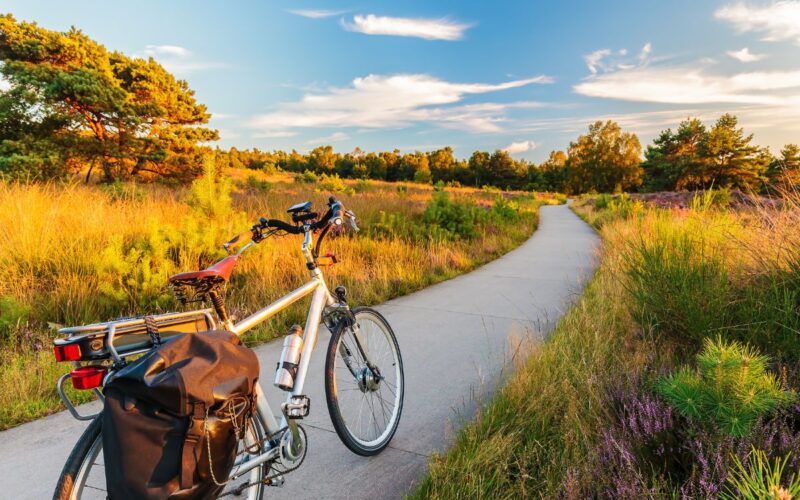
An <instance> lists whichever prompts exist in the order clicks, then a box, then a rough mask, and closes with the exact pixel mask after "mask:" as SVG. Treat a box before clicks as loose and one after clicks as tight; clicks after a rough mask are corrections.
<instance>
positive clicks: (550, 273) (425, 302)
mask: <svg viewBox="0 0 800 500" xmlns="http://www.w3.org/2000/svg"><path fill="white" fill-rule="evenodd" d="M540 214H541V215H540V224H539V228H538V230H537V231H536V232H535V233H534V235H533V236H532V237H531V238H530V239H529V240H528V241H526V242H525V243H523V244H522V245H521V246H520V247H519V248H517V249H515V250H513V251H511V252H509V253H508V254H506V255H504V256H503V257H500V258H499V259H497V260H494V261H492V262H490V263H488V264H486V265H485V266H483V267H481V268H479V269H477V270H475V271H473V272H471V273H468V274H465V275H462V276H459V277H456V278H454V279H451V280H448V281H445V282H443V283H439V284H437V285H434V286H431V287H428V288H426V289H424V290H421V291H419V292H416V293H413V294H411V295H406V296H404V297H400V298H398V299H394V300H390V301H388V302H386V303H384V304H381V305H380V306H378V307H377V309H378V310H379V311H380V312H381V313H383V314H384V315H385V316H386V318H387V319H388V320H389V323H390V324H391V325H392V328H393V329H394V331H395V333H396V335H397V338H398V342H399V344H400V349H401V353H402V356H403V363H404V368H405V382H406V390H405V404H404V408H403V415H402V418H401V420H400V425H399V427H398V430H397V434H396V435H395V437H394V439H393V440H392V443H391V445H390V447H389V448H387V449H386V450H384V452H383V453H381V454H380V455H378V456H375V457H369V458H364V457H360V456H357V455H355V454H353V453H351V452H350V451H349V450H348V449H347V448H345V447H344V445H343V444H342V443H341V442H340V441H339V438H338V436H336V433H335V432H334V431H333V427H332V425H331V422H330V418H329V417H328V414H327V413H328V411H327V407H326V405H325V393H324V385H323V376H324V363H325V360H324V358H325V347H326V346H327V342H328V339H329V337H330V335H329V334H328V332H327V330H326V329H325V328H321V330H320V339H319V342H318V346H317V348H316V351H315V355H314V358H313V359H312V361H311V363H312V364H311V368H310V369H309V375H308V378H307V380H306V388H307V392H308V395H309V397H310V398H311V415H310V416H309V417H308V418H306V419H305V420H304V421H302V422H301V424H302V425H304V426H305V428H306V430H307V431H308V439H309V448H308V449H309V451H308V456H307V457H306V460H305V463H303V465H302V466H301V467H300V469H298V470H297V471H295V472H292V473H290V474H288V475H286V483H285V485H284V487H282V488H268V489H267V494H266V496H267V497H268V498H294V499H298V498H315V499H316V498H348V499H361V498H363V499H367V498H400V497H402V496H403V495H404V493H406V492H408V491H409V490H410V489H411V488H413V486H414V485H415V484H416V482H417V481H418V480H419V478H420V477H421V476H422V475H423V474H424V472H425V470H426V466H427V462H428V457H429V456H430V454H431V453H433V452H437V451H443V450H444V449H445V448H446V447H447V445H448V444H449V443H451V442H452V440H453V438H454V437H455V433H456V430H457V429H458V427H459V426H460V425H461V424H462V423H463V422H464V420H465V419H468V418H470V417H471V416H472V415H473V414H474V411H475V408H476V401H480V400H481V399H482V398H484V397H485V396H486V395H487V394H489V393H490V392H491V390H492V388H493V387H494V386H496V384H497V382H498V380H500V379H501V378H502V375H503V373H504V372H506V368H507V367H508V365H509V360H510V359H512V358H513V356H514V354H515V352H517V351H518V350H519V349H520V344H521V343H524V342H527V341H529V340H538V339H541V338H542V337H543V336H544V335H545V334H546V333H547V332H548V331H549V330H550V329H551V328H552V326H553V324H554V323H555V322H556V321H557V320H558V319H559V318H560V317H561V315H562V314H563V313H564V312H565V311H566V310H567V309H568V308H569V306H570V304H571V303H572V302H574V300H575V299H576V298H577V297H578V296H579V295H580V292H581V290H582V288H583V285H584V283H585V282H586V280H587V279H588V278H590V277H591V275H592V274H593V272H594V269H595V267H596V258H595V255H596V249H597V247H598V242H599V240H598V237H597V235H596V234H595V232H594V231H593V230H592V229H591V228H590V227H589V226H588V225H587V224H585V223H584V222H583V221H581V220H580V219H579V218H578V217H577V216H576V215H575V214H574V213H572V211H571V210H570V209H569V207H567V206H565V205H561V206H545V207H542V208H541V212H540ZM280 349H281V341H280V340H278V341H274V342H271V343H268V344H265V345H263V346H260V347H258V348H256V351H257V353H258V355H259V359H260V360H261V380H262V381H263V382H264V386H265V390H266V391H267V397H268V399H269V400H270V403H271V404H272V406H273V409H274V410H276V411H277V410H278V407H279V404H280V402H282V401H283V397H282V394H283V393H280V391H278V390H277V389H274V388H273V387H272V386H271V381H272V379H273V376H274V368H275V363H276V361H277V359H278V357H279V355H280ZM85 426H86V422H79V421H76V420H74V419H73V418H72V417H71V416H70V415H69V414H68V413H66V412H61V413H57V414H54V415H51V416H49V417H46V418H43V419H40V420H37V421H35V422H31V423H28V424H25V425H22V426H19V427H16V428H14V429H11V430H7V431H4V432H0V498H9V499H12V498H13V499H37V500H38V499H43V498H50V497H52V494H53V488H54V487H55V483H56V481H57V479H58V475H59V473H60V471H61V468H62V466H63V464H64V462H65V461H66V458H67V456H68V455H69V452H70V450H71V448H72V446H73V445H74V444H75V441H76V440H77V438H78V436H80V433H81V432H82V430H83V428H84V427H85Z"/></svg>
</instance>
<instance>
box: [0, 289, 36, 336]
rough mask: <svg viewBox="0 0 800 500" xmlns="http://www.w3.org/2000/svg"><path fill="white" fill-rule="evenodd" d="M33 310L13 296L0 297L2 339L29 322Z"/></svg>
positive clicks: (0, 334) (0, 331)
mask: <svg viewBox="0 0 800 500" xmlns="http://www.w3.org/2000/svg"><path fill="white" fill-rule="evenodd" d="M31 311H32V308H31V307H30V306H29V305H27V304H24V303H22V302H20V301H19V300H17V299H16V298H14V297H13V296H11V295H5V296H0V337H2V336H4V334H5V332H7V331H8V330H9V329H10V328H13V327H15V326H18V325H19V324H21V323H24V322H26V321H27V320H28V318H29V317H30V315H31Z"/></svg>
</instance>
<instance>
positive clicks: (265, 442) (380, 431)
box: [54, 197, 404, 499]
mask: <svg viewBox="0 0 800 500" xmlns="http://www.w3.org/2000/svg"><path fill="white" fill-rule="evenodd" d="M311 209H312V204H311V202H304V203H299V204H297V205H294V206H292V207H290V208H289V209H288V211H287V212H288V213H289V214H290V215H291V219H292V222H293V223H294V224H289V223H287V222H284V221H282V220H276V219H269V220H267V219H264V218H261V219H260V220H259V222H258V223H256V224H255V225H253V227H252V228H251V229H250V230H249V231H246V232H244V233H242V234H240V235H237V236H236V237H234V238H233V239H231V240H230V241H228V242H227V243H225V244H224V245H223V246H224V247H225V249H226V250H227V251H228V253H229V255H228V256H227V257H225V258H224V259H222V260H220V261H219V262H217V263H216V264H214V265H212V266H211V267H209V268H207V269H204V270H202V271H194V272H189V273H182V274H178V275H175V276H173V277H171V278H170V284H171V285H172V287H173V288H174V290H175V293H176V295H177V297H178V298H179V300H180V301H181V302H183V303H188V302H189V301H190V300H198V301H203V302H205V300H209V301H210V302H211V304H212V306H213V307H211V308H207V309H201V310H196V311H189V312H180V313H170V314H164V315H159V316H149V317H138V318H123V319H120V320H115V321H111V322H106V323H98V324H94V325H88V326H81V327H70V328H64V329H61V330H60V333H61V335H62V337H61V338H59V339H57V340H56V341H55V354H56V358H57V359H58V360H59V361H72V362H74V363H75V365H76V368H75V369H74V370H73V371H72V372H70V373H67V374H65V375H64V376H62V377H61V378H60V379H59V381H58V385H57V390H58V393H59V395H60V396H61V399H62V400H63V401H64V404H65V405H66V407H67V409H68V410H69V411H70V412H71V413H72V415H73V416H74V417H75V418H78V419H81V420H91V423H90V424H89V426H88V427H87V428H86V430H85V431H84V433H83V435H82V436H81V437H80V439H79V440H78V443H77V444H76V445H75V447H74V449H73V450H72V453H71V454H70V456H69V458H68V459H67V463H66V464H65V465H64V469H63V471H62V474H61V477H60V479H59V481H58V485H57V486H56V491H55V494H54V498H58V499H86V498H95V497H96V498H105V491H104V486H105V476H104V474H103V471H102V470H101V469H102V463H103V461H102V458H101V457H100V454H101V453H102V440H101V419H100V418H97V416H98V415H99V413H98V414H94V415H81V414H80V413H79V412H78V410H77V409H76V408H75V405H74V404H73V403H72V402H71V401H70V399H69V398H68V397H67V395H66V392H65V391H64V383H65V380H66V379H67V378H71V379H72V382H73V385H74V386H75V387H76V388H81V389H92V390H94V391H95V393H96V394H97V395H98V397H99V398H101V399H102V397H103V395H102V392H101V390H100V387H101V386H102V385H103V384H104V383H105V381H106V380H108V377H109V376H110V375H111V374H112V373H113V372H114V371H115V370H118V369H119V368H121V367H122V366H124V365H125V363H126V360H127V359H128V358H131V357H132V356H137V355H140V354H142V353H145V352H147V351H148V350H150V349H153V348H154V346H155V345H157V343H158V342H164V341H169V338H171V337H174V336H176V335H180V334H191V333H192V332H197V331H202V330H204V329H215V328H216V327H217V325H220V326H221V327H222V328H223V329H226V330H229V331H231V332H233V333H236V334H237V335H242V334H243V333H245V332H247V331H248V330H250V329H252V328H254V327H255V326H257V325H259V324H261V323H263V322H265V321H267V320H268V319H269V318H271V317H273V316H274V315H275V314H276V313H278V312H280V311H282V310H283V309H285V308H286V307H288V306H289V305H291V304H293V303H295V302H297V301H298V300H300V299H302V298H304V297H306V296H309V295H311V303H310V306H309V311H308V317H307V320H306V325H305V328H304V329H303V330H302V337H300V332H299V331H298V330H299V327H298V326H295V327H293V331H292V332H290V335H289V336H288V337H287V339H289V337H293V338H292V339H290V340H286V341H285V342H284V352H282V354H281V359H282V360H283V359H284V357H285V356H287V350H289V351H292V350H294V351H296V353H297V356H298V359H297V360H296V363H294V365H296V366H294V367H293V366H292V364H293V363H291V362H290V363H289V364H288V365H287V364H279V366H278V370H277V373H276V380H275V385H277V386H279V387H280V388H282V389H284V390H285V391H287V397H286V401H285V402H284V403H283V404H282V405H281V414H282V418H281V421H280V423H278V421H277V420H276V418H275V417H274V414H273V412H272V410H271V409H270V406H269V402H268V401H267V398H266V397H265V395H264V391H263V389H262V388H261V386H260V385H257V386H256V400H257V411H256V412H255V414H254V416H253V417H252V419H251V424H252V425H249V426H248V431H247V432H246V435H245V438H244V440H243V441H242V442H241V443H240V446H239V450H237V458H236V463H235V465H234V468H233V471H232V472H231V474H230V476H229V477H228V479H227V484H226V488H225V490H224V491H223V492H222V494H221V496H226V495H231V494H233V495H246V498H248V499H259V498H261V496H262V494H263V493H264V490H265V487H267V486H280V485H282V484H283V482H284V475H285V474H287V473H288V472H291V471H293V470H295V469H297V468H298V467H299V466H300V465H301V464H302V461H303V459H304V458H305V454H306V449H307V437H306V433H305V431H304V430H303V427H302V426H301V425H300V424H299V423H298V421H299V420H301V419H302V418H303V417H305V416H307V415H308V412H309V407H310V401H309V399H308V397H307V396H305V395H304V393H303V387H304V383H305V378H306V375H307V371H308V366H309V361H310V359H311V354H312V351H313V349H314V347H315V345H316V342H317V336H318V330H319V326H320V324H321V323H324V324H325V325H326V327H327V328H328V329H329V330H330V332H331V338H330V342H329V344H328V348H327V352H326V360H325V396H326V402H327V406H328V412H329V414H330V417H331V421H332V423H333V426H334V429H335V430H336V433H337V434H338V436H339V438H340V439H341V441H342V442H343V443H344V445H345V446H346V447H347V448H349V449H350V450H351V451H353V452H354V453H357V454H359V455H363V456H370V455H376V454H378V453H380V452H381V451H383V449H385V448H386V446H388V444H389V442H390V441H391V439H392V437H393V436H394V433H395V431H396V430H397V425H398V423H399V421H400V414H401V412H402V407H403V395H404V379H403V362H402V358H401V356H400V348H399V346H398V343H397V339H396V337H395V335H394V332H393V331H392V328H391V326H389V323H388V322H387V321H386V319H385V318H384V317H383V316H382V315H381V314H380V313H379V312H378V311H376V310H374V309H371V308H368V307H357V308H352V309H351V308H350V306H349V305H348V302H347V291H346V289H345V288H344V287H342V286H338V287H336V288H335V290H334V293H333V294H331V293H330V292H329V290H328V287H327V285H326V283H325V280H324V278H323V275H322V272H321V270H320V266H321V265H325V264H332V263H335V262H336V257H335V255H333V254H326V255H324V256H320V247H321V244H322V241H323V240H324V238H325V236H326V235H327V234H328V233H329V232H330V231H331V230H339V229H341V228H342V227H343V224H344V222H345V220H347V221H348V222H349V225H350V226H351V228H352V229H353V230H354V231H358V226H357V225H356V217H355V214H354V213H353V212H352V211H351V210H346V209H345V208H344V207H343V205H342V204H341V202H339V201H338V200H336V199H335V198H334V197H331V198H330V199H329V202H328V210H327V212H326V213H325V214H324V215H322V216H320V215H319V214H317V213H315V212H312V210H311ZM317 232H319V238H318V239H317V242H316V246H314V244H313V238H312V236H313V235H314V234H315V233H317ZM284 234H293V235H303V243H302V247H301V250H302V255H303V257H304V259H305V262H306V267H307V268H308V270H309V272H310V275H311V278H310V280H309V281H308V282H307V283H306V284H304V285H302V286H300V287H299V288H297V289H295V290H294V291H292V292H290V293H288V294H286V295H285V296H283V297H281V298H280V299H278V300H276V301H274V302H273V303H271V304H270V305H268V306H266V307H264V308H262V309H260V310H258V311H256V312H255V313H253V314H251V315H250V316H248V317H246V318H244V319H242V320H241V321H239V322H234V320H233V318H231V317H230V315H229V314H228V311H227V309H226V306H225V300H224V287H225V283H226V282H227V280H228V278H229V277H230V275H231V273H232V271H233V268H234V267H235V265H236V262H237V261H238V259H239V257H240V256H241V255H242V253H244V252H245V251H246V250H248V249H250V248H252V247H253V246H254V245H256V244H258V243H260V242H261V241H263V240H265V239H266V238H268V237H272V236H277V235H284ZM241 244H243V246H242V247H241V248H240V249H239V250H238V251H237V252H235V253H234V249H235V248H237V247H238V246H239V245H241ZM154 325H156V327H155V328H154ZM153 330H155V332H154V331H153ZM154 335H155V336H158V337H159V338H158V339H156V338H153V336H154ZM156 340H158V342H156ZM290 344H291V345H290ZM290 355H291V353H290ZM287 368H288V369H287ZM287 377H288V378H287ZM365 408H367V410H366V412H365ZM351 413H354V414H355V415H351ZM363 413H367V414H368V415H366V417H367V420H366V425H365V422H364V420H363V419H362V414H363ZM98 465H100V467H97V466H98Z"/></svg>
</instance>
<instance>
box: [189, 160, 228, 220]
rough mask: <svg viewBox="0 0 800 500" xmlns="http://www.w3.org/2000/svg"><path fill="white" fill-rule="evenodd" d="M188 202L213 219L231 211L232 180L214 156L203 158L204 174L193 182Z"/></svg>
mask: <svg viewBox="0 0 800 500" xmlns="http://www.w3.org/2000/svg"><path fill="white" fill-rule="evenodd" d="M188 203H189V205H191V206H192V207H193V208H194V209H195V210H197V211H198V212H199V213H200V214H202V215H204V216H206V217H209V218H212V219H217V218H222V217H225V216H226V215H228V214H230V213H231V211H232V208H231V204H232V200H231V181H230V179H229V178H228V177H225V176H224V175H222V172H220V170H219V169H218V168H217V166H216V164H215V163H214V157H213V156H211V155H206V157H205V159H204V160H203V176H202V177H200V178H199V179H196V180H195V181H194V182H192V187H191V192H190V194H189V198H188Z"/></svg>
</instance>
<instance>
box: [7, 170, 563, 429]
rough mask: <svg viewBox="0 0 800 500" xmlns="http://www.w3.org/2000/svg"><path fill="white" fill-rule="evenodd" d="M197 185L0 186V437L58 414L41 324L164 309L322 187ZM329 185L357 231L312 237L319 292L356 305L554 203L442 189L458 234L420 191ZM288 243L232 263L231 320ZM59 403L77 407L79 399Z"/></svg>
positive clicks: (293, 263)
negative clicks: (244, 235) (196, 278)
mask: <svg viewBox="0 0 800 500" xmlns="http://www.w3.org/2000/svg"><path fill="white" fill-rule="evenodd" d="M211 177H213V176H211V175H209V176H207V177H206V180H205V181H203V180H201V181H198V182H196V183H195V185H193V186H192V187H191V189H190V188H180V187H178V188H169V187H165V186H158V185H137V184H115V185H110V186H101V187H95V186H83V185H80V184H77V183H72V184H46V185H35V184H34V185H21V184H0V272H2V275H3V280H2V282H0V429H4V428H8V427H11V426H14V425H18V424H19V423H22V422H25V421H28V420H31V419H34V418H37V417H40V416H43V415H46V414H48V413H51V412H53V411H57V410H59V409H60V408H61V404H60V401H59V400H58V397H57V395H56V393H55V390H54V385H55V380H56V378H57V376H58V375H60V374H61V373H63V372H64V371H65V370H67V367H66V365H57V364H56V363H55V361H54V359H53V356H52V354H51V351H50V349H51V347H50V346H51V339H52V337H53V336H54V331H53V330H52V329H51V328H49V327H48V324H51V325H74V324H85V323H90V322H94V321H100V320H107V319H111V318H114V317H119V316H121V315H130V314H142V313H156V312H160V311H167V310H176V309H178V305H177V304H176V303H175V301H174V299H173V297H172V295H171V293H170V291H169V290H168V289H167V288H166V287H165V285H166V282H167V278H168V276H170V275H171V274H174V273H176V272H181V271H186V270H192V269H198V268H202V267H204V266H207V265H209V264H211V263H213V262H214V261H215V260H217V259H219V258H221V257H222V256H223V255H224V251H223V250H222V248H221V245H220V244H221V243H222V242H224V241H226V240H227V239H229V238H230V237H231V236H232V235H234V234H238V233H240V232H241V231H243V230H245V229H246V228H248V227H250V225H252V223H253V222H254V221H255V220H257V218H258V217H259V216H266V217H273V218H275V217H277V218H285V215H286V214H285V210H286V208H288V207H289V206H290V205H292V204H294V203H296V202H298V201H304V200H312V201H314V203H315V206H316V207H317V208H318V209H320V208H321V207H322V205H323V203H324V202H325V201H326V200H327V195H328V194H329V193H328V191H329V188H330V187H331V186H329V185H328V184H330V183H331V182H333V180H331V179H323V181H324V183H323V184H322V185H320V184H318V183H315V182H307V181H306V182H295V181H294V177H293V176H290V175H287V174H277V175H272V176H267V175H263V174H262V173H260V172H250V171H235V170H234V171H231V172H227V173H226V176H225V177H223V178H222V179H221V182H208V179H210V178H211ZM335 181H336V183H337V186H334V187H337V190H339V191H340V192H339V193H338V194H337V196H339V198H340V199H341V200H342V201H343V203H344V204H345V205H346V206H347V207H348V208H351V209H352V210H353V211H354V212H355V213H356V214H357V215H358V220H359V225H360V226H361V227H362V231H361V232H360V233H358V234H355V235H348V236H344V237H341V238H338V239H331V240H326V243H327V246H326V250H330V251H334V252H335V253H336V255H337V257H338V259H339V261H340V263H339V264H337V265H336V266H334V267H332V268H326V269H325V274H326V279H327V281H328V283H329V284H330V285H331V286H333V285H336V284H343V285H345V286H347V287H348V289H349V291H350V296H351V297H352V299H353V301H354V302H355V303H360V304H375V303H379V302H382V301H384V300H386V299H388V298H391V297H395V296H398V295H402V294H406V293H409V292H412V291H414V290H418V289H420V288H423V287H425V286H428V285H430V284H432V283H435V282H438V281H442V280H445V279H448V278H451V277H453V276H455V275H457V274H459V273H463V272H466V271H469V270H471V269H473V268H475V267H476V266H479V265H480V264H482V263H485V262H487V261H489V260H492V259H494V258H496V257H497V256H499V255H501V254H503V253H505V252H507V251H509V250H510V249H512V248H514V247H515V246H517V245H518V244H520V243H521V242H522V241H524V240H525V239H527V238H528V237H529V236H530V234H531V233H532V232H533V231H534V229H535V227H536V224H537V222H538V212H537V208H538V206H539V204H540V203H543V202H557V201H555V200H554V199H552V198H539V197H537V196H534V195H531V194H522V193H516V194H513V193H512V194H507V195H506V196H507V197H508V198H509V199H510V201H509V200H506V199H505V198H502V199H501V198H498V193H487V192H484V191H482V190H475V189H460V188H459V189H448V190H447V191H448V193H447V194H446V196H447V200H448V201H446V202H445V208H446V209H452V210H456V212H457V213H456V215H457V216H460V214H461V215H463V214H462V212H461V211H460V210H462V209H461V208H456V209H453V207H454V206H458V207H461V206H462V205H463V207H468V208H463V210H467V211H468V212H469V213H472V212H471V211H474V210H478V211H480V212H481V215H480V216H476V217H477V218H475V220H474V221H473V222H474V223H473V224H471V225H470V226H469V228H468V230H467V231H465V232H462V233H463V234H462V233H460V232H459V231H458V230H457V229H456V230H450V228H448V223H449V222H450V221H449V219H448V220H425V217H424V214H425V213H426V210H427V209H428V207H429V205H431V203H432V202H431V200H432V198H433V197H434V194H436V195H437V196H439V197H441V196H443V195H441V194H440V193H435V191H434V188H433V187H431V186H420V185H416V184H408V185H402V189H398V187H397V185H395V184H388V183H380V182H366V181H343V180H335ZM338 183H343V184H344V185H345V188H344V189H338V188H339V187H340V186H338ZM228 196H229V201H226V198H227V197H228ZM437 199H438V198H437ZM509 204H512V206H511V208H509ZM495 205H497V206H498V208H497V209H495V208H493V207H494V206H495ZM476 207H482V208H476ZM444 211H445V212H446V211H447V210H444ZM439 212H442V210H441V207H439ZM445 218H446V217H445ZM471 220H472V219H471ZM459 221H461V219H459ZM462 222H463V221H462ZM299 247H300V240H299V239H297V238H296V237H291V236H287V237H284V238H274V239H270V240H267V241H264V242H263V243H262V244H260V245H259V246H258V247H256V248H254V249H252V250H251V251H249V252H248V253H247V254H245V256H244V257H243V259H242V260H241V261H240V264H239V266H238V268H237V270H236V271H235V273H234V276H233V278H232V280H231V282H230V284H229V288H228V304H229V308H230V309H231V311H232V313H233V314H234V315H235V316H237V317H243V316H244V315H246V314H248V313H249V312H251V311H254V310H256V309H257V308H259V307H261V306H263V305H265V304H266V303H268V302H270V301H272V300H274V299H276V298H278V297H280V296H281V295H283V294H284V293H286V292H287V291H288V290H291V289H293V288H295V287H296V286H299V285H300V284H302V283H303V282H304V280H306V279H307V270H306V269H305V265H304V263H303V261H302V260H301V255H300V248H299ZM305 307H307V305H306V304H305V303H304V302H301V303H300V304H298V305H296V306H295V307H292V308H290V309H289V310H287V311H285V312H284V313H282V314H281V315H280V316H279V317H278V318H276V319H275V320H274V321H273V322H271V323H270V324H269V325H268V326H266V327H264V328H261V329H258V330H256V331H254V332H253V333H251V334H250V335H249V336H248V341H249V342H250V343H258V342H263V341H266V340H269V339H271V338H274V337H275V336H277V335H280V334H281V333H282V332H283V331H284V330H285V328H286V327H287V325H288V324H291V323H292V322H298V321H300V320H301V318H302V315H303V313H304V311H305ZM67 385H69V384H67ZM73 396H75V397H76V398H77V399H78V400H80V401H83V400H86V399H89V394H88V393H86V392H83V393H80V394H75V393H74V394H73Z"/></svg>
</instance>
